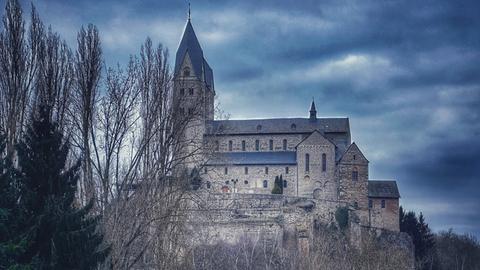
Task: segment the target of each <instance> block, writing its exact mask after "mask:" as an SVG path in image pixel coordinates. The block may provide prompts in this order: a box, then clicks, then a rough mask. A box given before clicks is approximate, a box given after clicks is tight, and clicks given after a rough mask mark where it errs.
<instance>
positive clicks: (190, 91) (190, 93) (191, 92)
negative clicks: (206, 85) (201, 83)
mask: <svg viewBox="0 0 480 270" xmlns="http://www.w3.org/2000/svg"><path fill="white" fill-rule="evenodd" d="M188 94H189V95H190V96H193V88H188Z"/></svg>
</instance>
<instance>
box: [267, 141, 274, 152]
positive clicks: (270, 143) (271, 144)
mask: <svg viewBox="0 0 480 270" xmlns="http://www.w3.org/2000/svg"><path fill="white" fill-rule="evenodd" d="M268 148H269V149H270V151H273V140H270V141H269V142H268Z"/></svg>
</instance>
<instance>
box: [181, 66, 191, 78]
mask: <svg viewBox="0 0 480 270" xmlns="http://www.w3.org/2000/svg"><path fill="white" fill-rule="evenodd" d="M183 76H185V77H189V76H190V69H189V68H188V67H186V68H184V69H183Z"/></svg>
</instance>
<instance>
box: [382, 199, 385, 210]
mask: <svg viewBox="0 0 480 270" xmlns="http://www.w3.org/2000/svg"><path fill="white" fill-rule="evenodd" d="M382 208H385V200H382Z"/></svg>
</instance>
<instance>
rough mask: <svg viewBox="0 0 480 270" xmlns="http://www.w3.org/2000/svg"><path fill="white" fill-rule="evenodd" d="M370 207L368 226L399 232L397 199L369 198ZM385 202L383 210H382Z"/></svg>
mask: <svg viewBox="0 0 480 270" xmlns="http://www.w3.org/2000/svg"><path fill="white" fill-rule="evenodd" d="M370 200H371V201H372V207H371V208H370V209H369V210H368V215H369V221H370V222H369V224H370V226H371V227H374V228H383V229H387V230H391V231H397V232H398V231H400V221H399V203H398V199H388V198H370ZM382 201H385V208H382Z"/></svg>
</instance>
